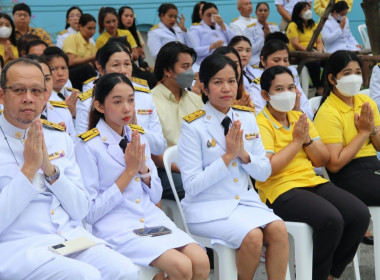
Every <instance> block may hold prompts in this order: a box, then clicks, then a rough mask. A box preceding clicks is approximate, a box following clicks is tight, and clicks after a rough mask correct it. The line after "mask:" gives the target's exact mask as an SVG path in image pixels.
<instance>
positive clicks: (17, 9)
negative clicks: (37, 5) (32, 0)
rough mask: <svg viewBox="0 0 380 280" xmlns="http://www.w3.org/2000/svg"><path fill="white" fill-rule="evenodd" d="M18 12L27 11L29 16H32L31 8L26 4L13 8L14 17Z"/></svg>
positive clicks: (19, 4)
mask: <svg viewBox="0 0 380 280" xmlns="http://www.w3.org/2000/svg"><path fill="white" fill-rule="evenodd" d="M17 11H25V12H27V13H28V14H29V16H31V15H32V11H31V10H30V7H29V6H28V5H26V4H25V3H18V4H16V5H14V6H13V10H12V15H14V14H15V12H17Z"/></svg>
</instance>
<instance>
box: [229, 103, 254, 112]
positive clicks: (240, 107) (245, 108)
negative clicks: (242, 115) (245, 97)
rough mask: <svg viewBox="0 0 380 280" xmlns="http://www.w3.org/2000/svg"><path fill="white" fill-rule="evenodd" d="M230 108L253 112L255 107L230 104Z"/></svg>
mask: <svg viewBox="0 0 380 280" xmlns="http://www.w3.org/2000/svg"><path fill="white" fill-rule="evenodd" d="M231 107H232V108H234V109H235V110H239V111H247V112H253V113H255V109H253V108H251V107H248V106H241V105H231Z"/></svg>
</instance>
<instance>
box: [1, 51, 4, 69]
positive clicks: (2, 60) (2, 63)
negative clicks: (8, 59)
mask: <svg viewBox="0 0 380 280" xmlns="http://www.w3.org/2000/svg"><path fill="white" fill-rule="evenodd" d="M0 66H1V69H3V67H4V58H3V56H2V55H1V54H0Z"/></svg>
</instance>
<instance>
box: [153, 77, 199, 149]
mask: <svg viewBox="0 0 380 280" xmlns="http://www.w3.org/2000/svg"><path fill="white" fill-rule="evenodd" d="M151 92H152V98H153V102H154V104H155V105H156V109H157V114H158V118H159V119H160V122H161V126H162V133H163V134H164V137H165V139H166V142H167V147H168V148H169V147H171V146H174V145H177V142H178V138H179V135H180V130H181V123H182V121H183V117H185V116H187V115H189V114H191V113H193V112H195V111H197V110H200V109H202V108H203V106H204V104H203V102H202V98H201V97H200V96H199V95H197V94H195V93H194V92H192V91H187V90H184V89H183V90H182V96H181V99H180V101H179V102H177V101H176V100H175V97H174V95H173V94H172V93H171V91H170V90H169V89H168V88H167V87H166V86H164V85H163V84H161V83H160V84H158V85H157V86H155V87H154V88H153V89H152V90H151Z"/></svg>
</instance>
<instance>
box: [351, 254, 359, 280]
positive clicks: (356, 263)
mask: <svg viewBox="0 0 380 280" xmlns="http://www.w3.org/2000/svg"><path fill="white" fill-rule="evenodd" d="M358 252H359V250H358ZM358 252H356V254H355V257H354V259H353V260H352V267H353V269H354V274H355V280H361V279H360V270H359V258H358Z"/></svg>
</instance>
